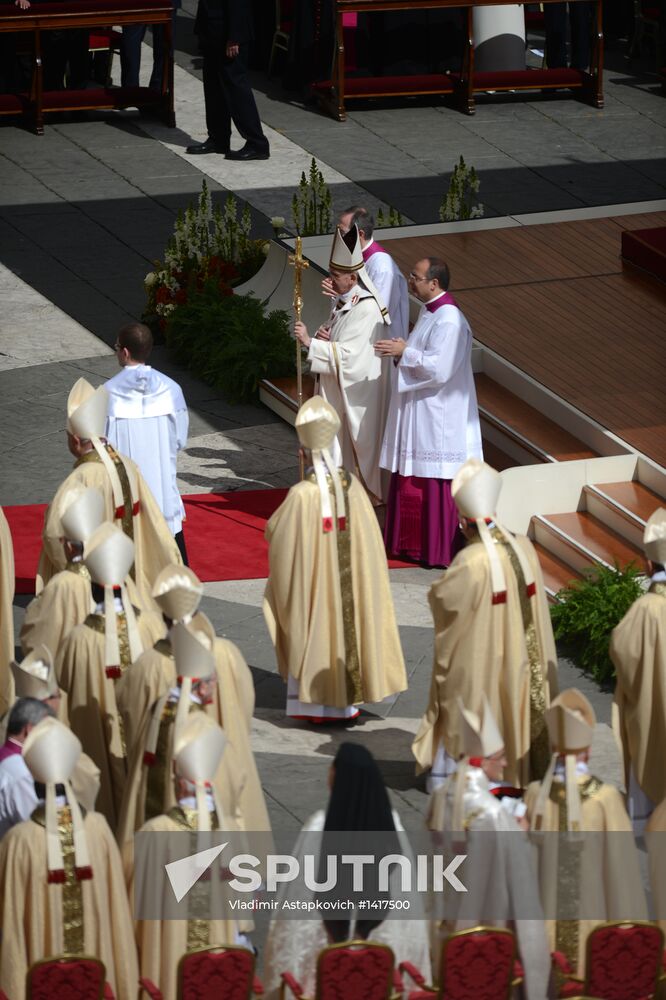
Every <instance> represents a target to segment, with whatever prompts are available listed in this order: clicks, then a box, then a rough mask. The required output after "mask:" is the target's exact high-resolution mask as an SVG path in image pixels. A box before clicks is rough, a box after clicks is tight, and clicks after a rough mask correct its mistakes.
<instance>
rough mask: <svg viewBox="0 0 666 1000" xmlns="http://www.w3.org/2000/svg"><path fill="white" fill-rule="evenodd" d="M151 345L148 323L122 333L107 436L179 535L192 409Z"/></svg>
mask: <svg viewBox="0 0 666 1000" xmlns="http://www.w3.org/2000/svg"><path fill="white" fill-rule="evenodd" d="M152 349H153V335H152V333H151V332H150V330H149V329H148V327H147V326H145V325H144V324H143V323H130V324H129V325H128V326H124V327H123V328H122V330H121V331H120V333H119V334H118V337H117V340H116V357H117V358H118V364H119V365H120V367H121V371H119V372H118V374H117V375H114V376H113V378H111V379H109V381H108V382H107V383H106V385H105V388H106V391H107V392H108V394H109V415H108V419H107V423H106V437H107V440H108V441H109V442H110V443H111V444H112V445H113V446H114V448H116V449H117V450H118V451H119V452H120V453H121V455H127V456H128V457H129V458H131V459H132V461H134V462H136V464H137V465H138V467H139V469H140V470H141V474H142V476H143V477H144V479H145V480H146V482H147V483H148V485H149V486H150V489H151V491H152V494H153V496H154V497H155V499H156V501H157V504H158V506H159V508H160V510H161V511H162V513H163V514H164V518H165V520H166V522H167V524H168V525H169V529H170V531H171V533H172V535H175V536H176V537H177V536H178V535H179V534H180V532H181V531H182V526H183V518H184V515H185V509H184V507H183V501H182V500H181V498H180V493H179V492H178V485H177V483H176V459H177V455H178V452H179V451H180V450H181V449H182V448H184V447H185V445H186V443H187V431H188V427H189V414H188V412H187V404H186V403H185V398H184V396H183V391H182V389H181V388H180V386H179V385H178V383H177V382H174V380H173V379H172V378H169V377H168V376H167V375H163V374H162V372H158V371H156V370H155V369H154V368H151V366H150V365H149V364H148V363H147V362H148V359H149V358H150V354H151V351H152ZM181 551H182V550H181Z"/></svg>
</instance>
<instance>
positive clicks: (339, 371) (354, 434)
mask: <svg viewBox="0 0 666 1000" xmlns="http://www.w3.org/2000/svg"><path fill="white" fill-rule="evenodd" d="M336 301H337V303H338V304H337V305H336V306H334V308H333V312H332V313H331V339H330V341H326V340H316V339H314V338H313V340H312V342H311V344H310V349H309V351H308V361H309V362H310V370H311V372H312V374H313V375H319V393H320V395H322V396H323V397H324V399H325V400H327V402H329V403H330V404H331V406H332V407H333V408H334V409H335V411H336V412H337V414H338V416H339V417H340V422H341V424H342V427H341V428H340V433H339V434H338V437H337V438H336V441H335V442H334V445H333V447H332V448H331V453H332V455H333V461H334V462H336V464H338V465H344V466H345V467H346V468H348V469H356V468H358V470H359V472H360V476H361V478H362V480H363V483H364V485H365V486H366V488H367V489H368V490H369V491H370V492H371V493H373V494H374V495H375V496H376V497H380V498H385V497H386V495H387V489H386V488H385V486H384V485H383V483H382V478H383V477H382V474H381V470H380V468H379V452H380V448H381V443H382V435H383V433H384V424H385V422H386V413H387V410H388V402H389V393H390V379H389V364H390V360H389V359H388V358H384V359H382V358H380V357H378V356H377V355H376V354H375V352H374V344H375V342H376V341H377V340H381V339H382V338H383V337H384V336H386V326H385V324H384V319H383V317H382V312H381V309H380V308H379V306H378V305H377V302H376V300H375V299H374V298H373V296H372V295H371V294H370V292H368V291H366V289H364V288H361V287H359V286H356V287H355V288H354V289H353V292H352V293H349V294H348V295H347V296H346V297H345V296H342V297H341V298H340V299H338V300H336Z"/></svg>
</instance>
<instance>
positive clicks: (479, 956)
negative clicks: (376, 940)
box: [400, 927, 523, 1000]
mask: <svg viewBox="0 0 666 1000" xmlns="http://www.w3.org/2000/svg"><path fill="white" fill-rule="evenodd" d="M400 971H401V972H405V973H407V975H409V976H410V977H411V978H412V979H413V980H414V982H415V983H416V984H417V986H418V987H419V989H418V990H416V991H414V992H412V993H410V994H409V995H408V997H409V1000H433V997H437V998H438V1000H472V998H473V1000H509V998H510V997H511V995H512V991H513V987H514V986H517V985H518V984H519V983H520V982H521V981H522V975H523V970H522V968H521V967H520V965H519V964H518V963H517V962H516V939H515V938H514V936H513V933H512V932H511V931H509V930H504V929H503V928H500V927H472V928H471V929H470V930H466V931H456V933H455V934H452V935H451V937H449V938H447V939H446V941H445V942H444V944H443V945H442V958H441V964H440V982H439V986H426V983H425V979H424V977H423V976H422V975H421V973H420V972H419V971H418V969H415V968H414V966H413V965H412V964H411V963H410V962H402V963H401V965H400Z"/></svg>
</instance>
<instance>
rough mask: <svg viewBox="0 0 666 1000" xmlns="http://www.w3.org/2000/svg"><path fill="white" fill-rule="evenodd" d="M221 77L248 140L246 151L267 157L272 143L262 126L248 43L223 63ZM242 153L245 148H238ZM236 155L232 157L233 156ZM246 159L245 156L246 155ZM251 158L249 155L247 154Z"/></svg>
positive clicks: (235, 118)
mask: <svg viewBox="0 0 666 1000" xmlns="http://www.w3.org/2000/svg"><path fill="white" fill-rule="evenodd" d="M220 80H221V84H222V87H223V90H224V96H225V103H226V105H227V110H228V113H229V114H230V116H231V118H232V119H233V122H234V125H235V126H236V128H237V129H238V131H239V132H240V134H241V135H242V137H243V139H245V150H248V151H249V152H254V153H256V154H257V157H261V158H263V157H266V158H267V157H268V156H269V153H270V146H269V144H268V139H267V138H266V136H265V135H264V132H263V129H262V127H261V120H260V118H259V112H258V110H257V102H256V101H255V99H254V94H253V93H252V87H251V86H250V81H249V79H248V75H247V46H246V45H240V46H239V50H238V55H237V56H234V57H233V58H231V59H228V58H226V56H225V57H224V59H223V60H222V61H221V64H220ZM238 152H239V153H242V152H243V150H239V151H238ZM234 158H235V157H234V154H233V153H232V154H231V155H230V156H229V159H234ZM243 158H244V157H243ZM248 158H249V157H248Z"/></svg>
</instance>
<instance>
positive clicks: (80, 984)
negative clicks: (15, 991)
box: [25, 955, 106, 1000]
mask: <svg viewBox="0 0 666 1000" xmlns="http://www.w3.org/2000/svg"><path fill="white" fill-rule="evenodd" d="M105 982H106V969H105V968H104V963H103V962H100V961H99V959H97V958H90V957H88V956H87V955H81V956H66V955H63V956H60V957H56V958H45V959H42V960H41V961H40V962H35V964H34V965H31V966H30V968H29V969H28V975H27V979H26V990H25V995H26V997H27V1000H102V997H103V996H104V984H105Z"/></svg>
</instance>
